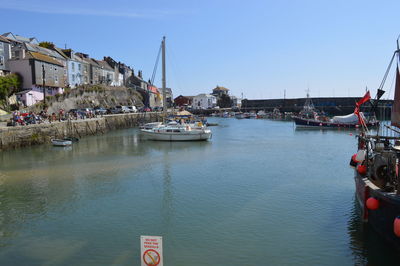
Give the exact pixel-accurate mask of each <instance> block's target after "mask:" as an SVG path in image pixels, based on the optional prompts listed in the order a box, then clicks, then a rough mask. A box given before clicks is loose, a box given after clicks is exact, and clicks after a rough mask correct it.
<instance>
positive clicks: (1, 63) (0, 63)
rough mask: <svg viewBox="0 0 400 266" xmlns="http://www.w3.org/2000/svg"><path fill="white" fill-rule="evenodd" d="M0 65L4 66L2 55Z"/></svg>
mask: <svg viewBox="0 0 400 266" xmlns="http://www.w3.org/2000/svg"><path fill="white" fill-rule="evenodd" d="M0 66H4V56H1V55H0Z"/></svg>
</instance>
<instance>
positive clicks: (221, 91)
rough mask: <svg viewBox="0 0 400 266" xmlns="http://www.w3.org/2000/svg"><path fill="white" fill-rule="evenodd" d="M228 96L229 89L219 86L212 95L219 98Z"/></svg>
mask: <svg viewBox="0 0 400 266" xmlns="http://www.w3.org/2000/svg"><path fill="white" fill-rule="evenodd" d="M224 94H225V95H228V94H229V89H227V88H225V87H222V86H217V87H215V88H214V89H213V92H212V95H214V96H215V97H217V98H220V97H221V96H222V95H224Z"/></svg>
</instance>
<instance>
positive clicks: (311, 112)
mask: <svg viewBox="0 0 400 266" xmlns="http://www.w3.org/2000/svg"><path fill="white" fill-rule="evenodd" d="M367 97H369V92H368V95H367V94H366V95H365V96H364V97H363V98H362V99H361V100H360V101H362V102H358V105H357V104H356V109H355V110H354V112H353V113H351V114H348V115H344V116H334V117H333V118H329V117H327V116H325V115H323V114H320V113H319V112H318V110H316V109H315V108H314V105H313V104H312V101H311V98H309V95H308V94H307V100H306V103H305V105H304V107H303V110H302V111H301V112H300V113H299V115H297V116H292V119H293V121H294V123H295V124H296V127H297V128H360V127H361V124H360V119H359V116H361V117H362V118H363V121H364V122H365V125H366V126H367V127H377V126H379V121H377V120H376V118H375V116H369V117H368V118H366V117H365V116H364V114H363V113H362V112H360V111H359V108H360V106H361V104H363V103H365V102H367V100H366V98H367ZM368 100H369V98H368Z"/></svg>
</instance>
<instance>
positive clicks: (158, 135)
mask: <svg viewBox="0 0 400 266" xmlns="http://www.w3.org/2000/svg"><path fill="white" fill-rule="evenodd" d="M141 132H142V134H143V136H144V137H145V138H146V139H148V140H160V141H204V140H208V139H210V138H211V131H210V130H204V131H200V130H193V131H187V132H185V133H182V132H180V133H174V132H155V131H154V130H145V129H142V130H141Z"/></svg>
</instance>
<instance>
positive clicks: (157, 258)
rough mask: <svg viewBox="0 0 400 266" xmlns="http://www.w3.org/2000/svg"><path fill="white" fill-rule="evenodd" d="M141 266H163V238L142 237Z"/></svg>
mask: <svg viewBox="0 0 400 266" xmlns="http://www.w3.org/2000/svg"><path fill="white" fill-rule="evenodd" d="M140 254H141V261H142V263H141V266H150V265H151V266H156V265H158V266H163V255H162V236H140Z"/></svg>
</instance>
